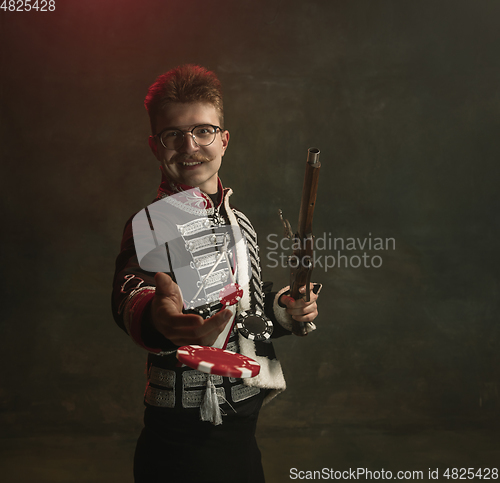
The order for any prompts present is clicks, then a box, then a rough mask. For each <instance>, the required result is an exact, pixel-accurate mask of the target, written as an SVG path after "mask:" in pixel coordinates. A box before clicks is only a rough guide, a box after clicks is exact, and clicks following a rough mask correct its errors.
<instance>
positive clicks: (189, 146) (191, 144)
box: [178, 132, 200, 154]
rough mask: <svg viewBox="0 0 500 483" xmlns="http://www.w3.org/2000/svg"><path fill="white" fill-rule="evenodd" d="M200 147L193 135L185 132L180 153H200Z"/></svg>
mask: <svg viewBox="0 0 500 483" xmlns="http://www.w3.org/2000/svg"><path fill="white" fill-rule="evenodd" d="M199 149H200V147H199V146H198V144H196V141H195V140H194V136H193V133H190V132H185V133H184V137H183V139H182V145H181V146H180V148H179V149H178V151H179V152H181V153H188V154H189V153H194V152H196V151H198V150H199Z"/></svg>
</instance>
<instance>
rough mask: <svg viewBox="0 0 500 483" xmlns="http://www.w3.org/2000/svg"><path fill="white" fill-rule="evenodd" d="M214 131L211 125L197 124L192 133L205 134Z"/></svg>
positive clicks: (196, 134)
mask: <svg viewBox="0 0 500 483" xmlns="http://www.w3.org/2000/svg"><path fill="white" fill-rule="evenodd" d="M214 132H215V129H214V127H213V126H210V125H208V126H197V127H196V129H195V131H194V135H195V136H204V135H205V136H206V135H207V134H213V133H214Z"/></svg>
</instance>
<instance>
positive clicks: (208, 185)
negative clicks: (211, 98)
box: [149, 103, 229, 194]
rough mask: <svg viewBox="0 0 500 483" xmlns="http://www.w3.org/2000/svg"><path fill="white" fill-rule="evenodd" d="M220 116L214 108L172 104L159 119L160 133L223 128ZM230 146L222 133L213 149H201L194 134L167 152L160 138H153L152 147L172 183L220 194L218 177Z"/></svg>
mask: <svg viewBox="0 0 500 483" xmlns="http://www.w3.org/2000/svg"><path fill="white" fill-rule="evenodd" d="M219 122H220V121H219V114H218V111H217V109H216V108H215V107H214V106H213V105H211V104H205V103H191V104H181V103H173V104H168V105H167V106H166V108H165V109H164V110H163V111H162V112H161V113H160V114H159V115H158V117H157V118H156V133H160V132H161V131H163V130H164V129H166V128H172V129H180V130H181V131H190V130H191V129H193V128H194V127H195V126H198V125H201V124H212V125H214V126H218V125H219ZM228 142H229V132H228V131H222V132H220V131H218V132H217V134H216V136H215V140H214V142H213V143H212V144H210V145H209V146H198V145H197V144H196V143H195V142H194V139H193V137H192V136H191V135H190V134H184V142H183V143H182V146H180V147H179V148H177V149H175V150H171V149H166V148H164V147H163V145H162V144H161V141H160V140H159V139H158V137H153V136H151V137H150V138H149V146H150V147H151V149H152V151H153V153H154V155H155V156H156V158H157V159H158V161H159V162H160V164H161V169H162V170H163V171H164V173H165V174H166V175H167V177H168V178H169V179H171V180H172V181H176V182H178V183H182V184H186V185H188V186H193V187H197V188H200V189H201V190H202V191H204V192H205V193H207V194H214V193H217V173H218V172H219V168H220V166H221V163H222V156H224V153H225V151H226V148H227V145H228Z"/></svg>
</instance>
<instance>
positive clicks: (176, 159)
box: [169, 153, 213, 164]
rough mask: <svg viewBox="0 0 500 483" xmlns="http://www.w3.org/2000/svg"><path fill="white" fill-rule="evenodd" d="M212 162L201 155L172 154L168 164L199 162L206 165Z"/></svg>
mask: <svg viewBox="0 0 500 483" xmlns="http://www.w3.org/2000/svg"><path fill="white" fill-rule="evenodd" d="M212 160H213V158H209V157H207V156H203V154H200V153H193V154H186V153H177V154H174V155H173V156H172V157H171V158H170V163H169V164H173V163H182V162H186V161H187V162H192V161H196V162H200V163H208V162H210V161H212Z"/></svg>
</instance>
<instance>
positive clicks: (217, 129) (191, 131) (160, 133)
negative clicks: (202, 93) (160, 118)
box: [153, 124, 224, 151]
mask: <svg viewBox="0 0 500 483" xmlns="http://www.w3.org/2000/svg"><path fill="white" fill-rule="evenodd" d="M202 126H211V127H213V128H214V129H215V133H214V138H213V139H212V141H210V142H209V143H208V144H198V141H197V140H196V136H195V135H194V134H193V131H194V130H195V129H197V128H199V127H202ZM165 131H179V132H180V133H182V144H181V146H182V145H183V144H184V141H185V139H186V134H188V133H189V134H191V137H192V138H193V141H194V142H195V144H196V145H197V146H199V147H206V146H210V145H211V144H213V142H214V141H215V138H216V137H217V132H218V131H220V132H223V131H224V129H222V128H221V127H220V126H216V125H215V124H198V125H196V126H195V127H193V129H191V130H188V131H183V130H182V129H175V128H174V129H172V128H171V127H166V128H165V129H163V130H162V131H160V132H159V133H158V134H154V135H153V137H155V138H156V137H157V138H158V139H159V140H160V143H161V145H162V146H163V147H164V148H165V149H168V150H169V151H175V150H176V148H167V146H165V144H163V139H162V138H161V135H162V134H163V133H164V132H165Z"/></svg>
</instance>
